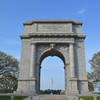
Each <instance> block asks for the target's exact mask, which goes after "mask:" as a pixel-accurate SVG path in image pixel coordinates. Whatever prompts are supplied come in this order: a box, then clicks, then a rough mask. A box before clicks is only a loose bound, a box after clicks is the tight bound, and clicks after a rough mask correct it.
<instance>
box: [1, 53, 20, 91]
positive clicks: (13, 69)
mask: <svg viewBox="0 0 100 100" xmlns="http://www.w3.org/2000/svg"><path fill="white" fill-rule="evenodd" d="M18 65H19V63H18V61H17V59H15V58H14V57H12V56H9V55H7V54H6V53H4V52H1V51H0V90H1V92H2V91H3V92H8V91H9V92H13V91H15V90H16V88H17V77H18V71H19V67H18Z"/></svg>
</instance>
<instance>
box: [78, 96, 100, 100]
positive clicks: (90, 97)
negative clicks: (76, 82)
mask: <svg viewBox="0 0 100 100" xmlns="http://www.w3.org/2000/svg"><path fill="white" fill-rule="evenodd" d="M80 98H82V99H83V100H94V97H93V96H81V97H80ZM97 100H100V96H99V97H98V98H97Z"/></svg>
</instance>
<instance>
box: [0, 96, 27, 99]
mask: <svg viewBox="0 0 100 100" xmlns="http://www.w3.org/2000/svg"><path fill="white" fill-rule="evenodd" d="M24 98H26V96H16V97H15V100H23V99H24ZM0 100H11V97H9V96H0Z"/></svg>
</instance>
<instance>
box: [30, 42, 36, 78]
mask: <svg viewBox="0 0 100 100" xmlns="http://www.w3.org/2000/svg"><path fill="white" fill-rule="evenodd" d="M35 46H36V44H31V64H30V78H32V79H33V78H36V73H35V72H36V71H35V70H36V68H35V54H36V47H35Z"/></svg>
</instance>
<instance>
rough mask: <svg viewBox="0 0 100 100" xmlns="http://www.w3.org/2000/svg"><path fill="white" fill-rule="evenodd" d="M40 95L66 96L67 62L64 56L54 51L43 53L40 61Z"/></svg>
mask: <svg viewBox="0 0 100 100" xmlns="http://www.w3.org/2000/svg"><path fill="white" fill-rule="evenodd" d="M40 66H41V68H40V93H41V94H51V93H53V94H61V93H62V94H64V92H65V70H64V66H65V60H64V57H63V55H62V54H61V53H60V52H59V51H57V50H55V49H53V50H48V51H47V52H45V53H43V55H42V56H41V59H40Z"/></svg>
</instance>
